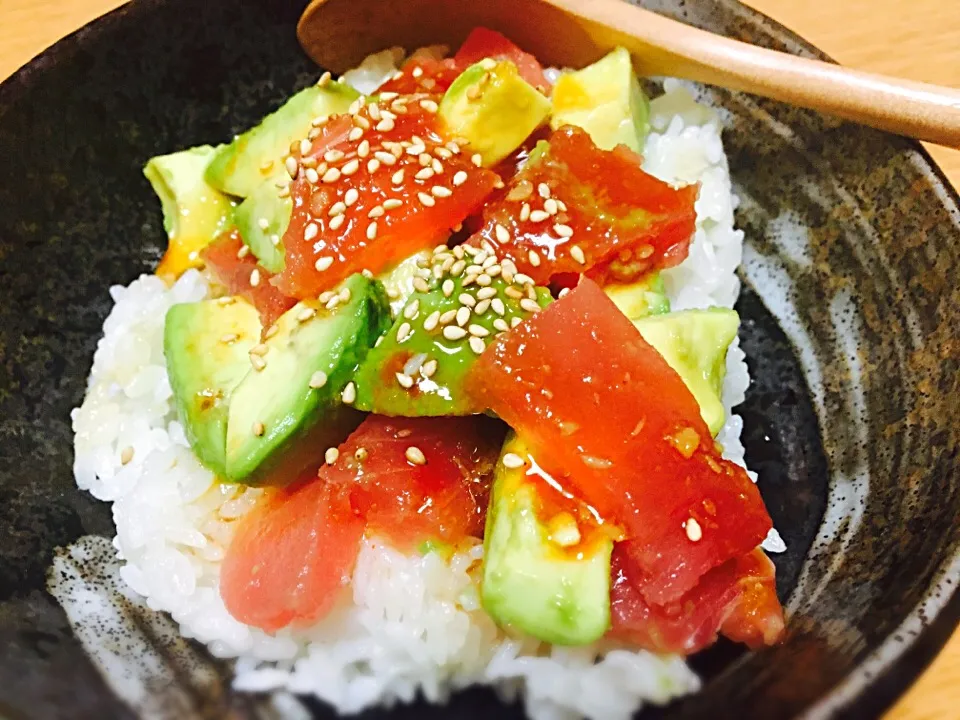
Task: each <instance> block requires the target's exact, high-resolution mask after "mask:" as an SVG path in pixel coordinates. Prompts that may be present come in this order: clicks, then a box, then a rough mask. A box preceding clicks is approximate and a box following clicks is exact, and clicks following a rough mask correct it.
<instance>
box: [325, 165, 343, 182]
mask: <svg viewBox="0 0 960 720" xmlns="http://www.w3.org/2000/svg"><path fill="white" fill-rule="evenodd" d="M339 179H340V170H339V169H337V168H335V167H334V168H330V169H329V170H327V171H326V172H325V173H324V174H323V177H322V178H321V180H323V182H325V183H333V182H336V181H337V180H339Z"/></svg>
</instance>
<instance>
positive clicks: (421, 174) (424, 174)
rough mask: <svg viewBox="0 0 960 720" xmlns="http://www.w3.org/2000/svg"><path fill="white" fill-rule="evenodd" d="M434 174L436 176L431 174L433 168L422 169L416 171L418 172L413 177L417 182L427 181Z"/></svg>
mask: <svg viewBox="0 0 960 720" xmlns="http://www.w3.org/2000/svg"><path fill="white" fill-rule="evenodd" d="M435 174H436V173H434V172H433V168H430V167H425V168H423V169H421V170H418V171H417V174H416V175H414V177H415V178H416V179H417V180H429V179H430V178H432V177H433V176H434V175H435Z"/></svg>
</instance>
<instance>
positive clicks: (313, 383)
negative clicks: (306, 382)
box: [310, 370, 327, 390]
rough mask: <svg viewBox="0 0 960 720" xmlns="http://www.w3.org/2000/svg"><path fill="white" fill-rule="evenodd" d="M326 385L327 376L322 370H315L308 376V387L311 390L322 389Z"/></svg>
mask: <svg viewBox="0 0 960 720" xmlns="http://www.w3.org/2000/svg"><path fill="white" fill-rule="evenodd" d="M326 384H327V374H326V373H325V372H324V371H323V370H317V371H316V372H315V373H314V374H313V375H311V376H310V387H312V388H313V389H315V390H316V389H317V388H322V387H323V386H324V385H326Z"/></svg>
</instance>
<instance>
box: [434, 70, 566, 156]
mask: <svg viewBox="0 0 960 720" xmlns="http://www.w3.org/2000/svg"><path fill="white" fill-rule="evenodd" d="M549 113H550V101H549V100H548V99H547V98H546V97H544V96H543V95H542V94H540V92H539V91H538V90H537V89H536V88H534V87H533V86H532V85H530V84H529V83H527V82H526V81H525V80H524V79H523V78H522V77H520V73H519V72H518V71H517V66H516V65H514V64H513V63H512V62H508V61H506V60H504V61H501V62H496V61H493V60H489V59H487V60H481V61H480V62H478V63H476V64H475V65H471V66H470V67H469V68H467V69H466V70H464V71H463V72H462V73H461V74H460V76H459V77H458V78H457V79H456V80H454V81H453V84H452V85H451V86H450V88H449V89H448V90H447V92H446V93H445V94H444V96H443V99H442V100H441V101H440V110H439V116H440V119H441V121H442V122H443V124H444V125H445V126H446V127H447V129H448V130H449V132H450V133H451V134H452V135H455V136H457V137H461V138H464V139H465V140H467V142H468V144H469V145H470V150H471V152H473V153H479V155H480V157H481V158H482V162H483V165H484V166H485V167H491V166H493V165H496V164H497V163H498V162H500V161H501V160H503V159H504V158H505V157H507V155H509V154H510V153H512V152H513V151H514V150H516V149H517V148H518V147H520V145H522V144H523V141H524V140H526V139H527V137H529V135H530V133H532V132H533V131H534V130H536V129H537V128H538V127H539V126H540V124H541V123H543V121H544V120H545V119H546V118H547V115H548V114H549Z"/></svg>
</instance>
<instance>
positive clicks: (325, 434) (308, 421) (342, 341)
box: [225, 275, 389, 485]
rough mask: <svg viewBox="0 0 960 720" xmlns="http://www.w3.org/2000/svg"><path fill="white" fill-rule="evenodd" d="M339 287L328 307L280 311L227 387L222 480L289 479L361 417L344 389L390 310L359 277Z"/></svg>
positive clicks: (376, 288) (310, 304)
mask: <svg viewBox="0 0 960 720" xmlns="http://www.w3.org/2000/svg"><path fill="white" fill-rule="evenodd" d="M338 292H339V293H340V297H341V302H340V304H339V305H337V306H336V307H335V308H333V309H330V310H328V309H326V306H325V305H322V304H321V303H320V302H319V301H315V300H311V301H303V302H301V303H299V304H297V305H295V306H294V307H293V308H291V309H290V310H288V311H287V312H286V313H284V314H283V315H282V316H280V318H279V319H278V320H277V322H276V323H275V326H276V328H277V329H276V330H275V331H273V332H272V334H271V335H270V336H269V337H267V338H266V339H265V340H264V342H263V345H264V346H265V347H264V348H263V349H262V350H263V351H262V352H259V354H258V355H257V357H258V358H259V359H258V360H257V361H254V362H255V363H256V364H255V365H254V370H253V371H252V372H250V373H249V374H248V375H247V376H246V377H245V378H244V379H243V381H242V382H241V383H240V385H239V386H238V387H237V388H236V389H235V390H234V392H233V396H232V398H231V402H230V414H229V420H228V422H227V446H226V474H225V478H226V479H227V480H228V481H231V482H242V483H244V484H247V485H265V484H279V483H286V482H290V481H293V480H296V479H297V477H298V476H299V475H300V474H301V473H302V472H303V471H304V470H307V469H309V468H310V465H311V464H312V463H315V462H316V459H317V458H318V457H322V456H323V450H324V449H325V448H327V447H330V446H336V445H338V444H340V442H342V441H343V440H344V439H345V438H346V436H347V434H349V433H350V432H351V431H352V430H353V429H354V428H355V427H356V425H357V424H359V422H360V414H359V413H358V412H357V411H355V410H354V409H353V408H352V407H350V402H351V399H350V398H349V397H348V398H347V399H346V400H344V398H343V394H344V391H345V390H346V389H347V384H348V383H349V382H350V380H351V378H352V377H353V374H354V371H355V370H356V368H357V365H358V364H359V363H360V362H361V361H362V360H363V358H364V356H365V355H366V353H367V350H368V349H369V348H370V347H371V346H372V345H373V343H374V341H375V340H376V339H377V338H378V337H379V336H380V334H381V333H382V332H383V330H384V329H385V327H386V325H387V324H388V323H389V310H388V306H387V298H386V294H385V293H384V291H383V287H382V286H381V285H380V283H378V282H376V281H375V280H368V279H367V278H365V277H363V276H362V275H353V276H352V277H350V278H348V279H347V281H346V282H345V283H344V284H343V285H342V286H341V288H340V289H339V291H338ZM352 391H353V388H352V387H351V388H350V390H349V392H348V394H349V393H350V392H352Z"/></svg>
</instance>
